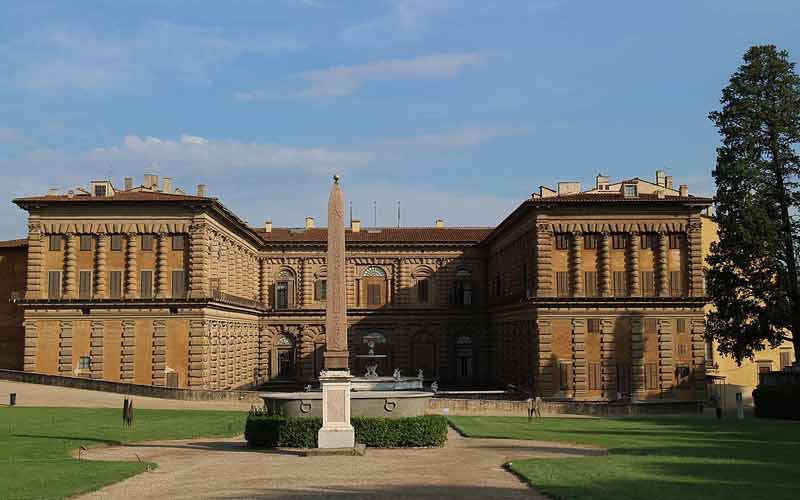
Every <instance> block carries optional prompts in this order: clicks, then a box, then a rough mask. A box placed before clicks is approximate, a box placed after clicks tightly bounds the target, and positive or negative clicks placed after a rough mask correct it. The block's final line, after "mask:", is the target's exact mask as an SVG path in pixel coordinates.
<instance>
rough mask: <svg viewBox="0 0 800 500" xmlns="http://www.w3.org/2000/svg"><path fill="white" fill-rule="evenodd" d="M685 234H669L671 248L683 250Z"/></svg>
mask: <svg viewBox="0 0 800 500" xmlns="http://www.w3.org/2000/svg"><path fill="white" fill-rule="evenodd" d="M683 240H684V236H683V233H669V248H670V249H676V248H683Z"/></svg>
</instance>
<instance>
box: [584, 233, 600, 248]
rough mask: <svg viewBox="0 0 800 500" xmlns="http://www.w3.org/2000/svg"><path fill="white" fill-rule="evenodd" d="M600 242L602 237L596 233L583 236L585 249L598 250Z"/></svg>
mask: <svg viewBox="0 0 800 500" xmlns="http://www.w3.org/2000/svg"><path fill="white" fill-rule="evenodd" d="M599 240H600V235H599V234H596V233H589V234H585V235H584V236H583V248H585V249H587V250H594V249H596V248H597V242H598V241H599Z"/></svg>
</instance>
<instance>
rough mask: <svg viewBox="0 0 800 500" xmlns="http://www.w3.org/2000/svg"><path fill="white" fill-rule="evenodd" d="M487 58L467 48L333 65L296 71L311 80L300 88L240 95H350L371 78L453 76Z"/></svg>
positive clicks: (263, 98)
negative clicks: (281, 91)
mask: <svg viewBox="0 0 800 500" xmlns="http://www.w3.org/2000/svg"><path fill="white" fill-rule="evenodd" d="M483 60H484V57H483V56H482V55H481V54H477V53H473V52H467V53H458V54H436V55H428V56H421V57H415V58H412V59H387V60H384V61H377V62H373V63H368V64H360V65H350V66H344V65H343V66H332V67H330V68H325V69H318V70H312V71H306V72H303V73H299V74H297V75H295V78H298V79H300V80H303V81H304V82H306V83H307V86H306V87H305V88H302V89H300V90H295V91H292V92H288V93H282V94H281V93H274V92H270V91H265V90H255V91H250V92H240V93H239V94H237V95H236V98H237V99H239V100H241V101H276V100H295V99H307V98H317V97H330V96H342V95H349V94H353V93H355V92H357V91H358V90H359V89H360V88H361V87H363V86H364V85H366V84H367V83H369V82H377V81H388V80H434V79H445V78H453V77H456V76H458V75H459V74H461V73H462V72H463V71H464V70H465V69H467V68H469V67H472V66H477V65H479V64H481V63H482V62H483Z"/></svg>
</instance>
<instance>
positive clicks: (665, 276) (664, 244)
mask: <svg viewBox="0 0 800 500" xmlns="http://www.w3.org/2000/svg"><path fill="white" fill-rule="evenodd" d="M668 243H669V241H668V235H667V233H666V232H664V231H659V232H658V256H657V259H658V260H657V262H656V287H657V290H658V296H659V297H667V296H668V295H669V272H668V270H667V252H668V251H669V246H668Z"/></svg>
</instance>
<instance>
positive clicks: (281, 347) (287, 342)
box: [270, 334, 295, 379]
mask: <svg viewBox="0 0 800 500" xmlns="http://www.w3.org/2000/svg"><path fill="white" fill-rule="evenodd" d="M272 352H273V359H272V363H271V364H272V370H271V371H272V373H270V375H271V378H279V379H290V378H293V377H294V375H295V349H294V341H293V340H292V339H291V338H290V337H289V336H287V335H284V334H280V335H278V336H277V337H276V338H275V348H274V349H273V350H272Z"/></svg>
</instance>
